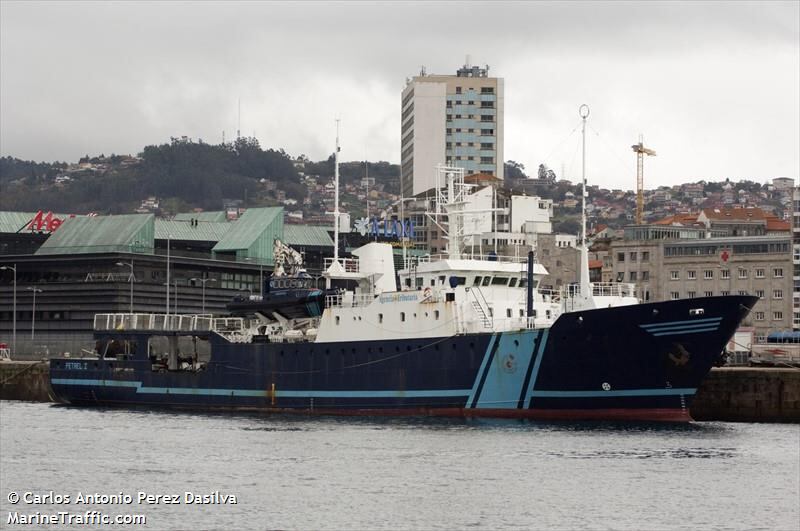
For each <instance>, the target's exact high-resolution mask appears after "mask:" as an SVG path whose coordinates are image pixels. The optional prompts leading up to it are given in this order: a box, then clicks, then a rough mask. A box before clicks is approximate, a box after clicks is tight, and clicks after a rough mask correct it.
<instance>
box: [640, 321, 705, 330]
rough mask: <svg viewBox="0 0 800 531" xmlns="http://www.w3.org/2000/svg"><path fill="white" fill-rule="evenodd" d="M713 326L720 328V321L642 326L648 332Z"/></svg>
mask: <svg viewBox="0 0 800 531" xmlns="http://www.w3.org/2000/svg"><path fill="white" fill-rule="evenodd" d="M710 326H713V327H715V328H719V323H699V324H693V325H681V326H674V325H673V326H662V327H658V328H655V327H653V328H646V327H644V326H642V328H644V329H645V330H647V331H648V332H669V331H670V330H691V329H692V328H708V327H710Z"/></svg>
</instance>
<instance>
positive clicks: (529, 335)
mask: <svg viewBox="0 0 800 531" xmlns="http://www.w3.org/2000/svg"><path fill="white" fill-rule="evenodd" d="M583 119H584V134H585V120H586V117H585V116H583ZM338 152H339V149H338V135H337V149H336V152H335V153H336V162H337V164H336V168H337V169H338ZM336 177H338V171H337V172H336ZM436 177H437V187H436V190H437V194H440V197H439V198H438V200H437V202H436V205H437V212H434V213H432V214H431V216H433V218H434V219H436V223H437V224H439V225H440V226H442V227H444V228H446V231H447V234H448V247H447V252H446V253H444V254H442V255H439V256H437V255H431V256H426V257H417V258H414V259H410V258H408V257H406V258H404V260H403V263H402V267H400V268H399V269H398V270H396V269H395V265H394V255H393V250H392V247H391V246H390V245H389V244H386V243H379V242H370V243H367V244H366V245H364V246H362V247H360V248H358V249H355V250H353V251H352V253H351V254H352V256H350V257H339V252H338V251H339V249H338V243H339V239H338V227H339V223H338V221H339V220H338V202H337V203H336V207H335V211H334V228H335V231H336V237H335V239H334V241H335V246H334V256H333V257H332V258H328V259H326V262H325V268H324V278H325V283H326V286H325V288H324V289H321V288H318V287H317V286H316V285H314V283H313V282H312V278H311V277H310V276H309V275H308V274H307V273H306V272H305V271H304V270H303V269H302V261H301V260H300V259H299V258H300V257H299V254H298V253H296V252H294V251H293V250H291V249H289V248H288V247H286V246H285V245H283V244H282V243H281V242H280V241H276V242H275V247H274V256H275V261H276V266H275V272H274V273H273V274H272V275H271V276H270V277H268V279H267V280H266V281H265V284H264V290H263V291H264V293H263V295H251V296H249V297H247V298H240V299H237V300H234V301H232V303H231V305H230V315H228V316H224V317H218V316H210V315H175V314H135V313H128V314H125V313H120V314H99V315H96V316H95V320H94V334H95V339H96V340H97V343H96V352H95V355H93V356H90V357H84V358H69V357H62V358H54V359H52V360H51V361H50V382H51V386H52V389H53V391H54V394H55V396H56V397H57V398H58V400H59V401H61V402H63V403H66V404H71V405H78V406H102V407H147V408H171V409H188V410H205V411H214V410H223V411H256V412H264V413H290V414H314V415H404V416H416V415H426V416H449V417H496V418H523V419H535V420H548V421H549V420H624V421H666V422H688V421H690V420H691V415H690V407H691V403H692V400H693V398H694V396H695V394H696V392H697V389H698V387H699V386H700V385H701V383H702V382H703V380H704V378H705V377H706V376H707V375H708V373H709V371H710V370H711V368H712V367H713V366H714V365H715V364H717V363H718V362H719V360H720V358H721V354H722V353H723V351H724V348H725V345H726V344H727V342H728V340H729V339H730V338H731V337H732V336H733V334H734V332H735V331H736V329H737V328H738V326H739V324H740V323H741V321H742V320H743V319H744V318H745V317H746V316H747V315H748V313H749V312H750V309H751V308H752V307H753V306H754V304H755V303H756V301H757V298H756V297H753V296H748V295H728V296H718V297H702V298H691V299H681V300H670V301H663V302H642V301H640V300H639V299H638V298H637V297H636V292H635V287H634V286H633V285H631V284H626V283H602V282H590V281H589V268H588V247H587V243H586V237H585V234H586V220H585V208H584V214H583V232H582V241H581V244H580V253H581V271H580V282H578V283H575V284H570V285H567V286H563V287H562V288H560V289H559V290H549V289H546V288H545V287H544V286H543V285H542V279H544V278H545V277H546V276H547V271H546V269H545V268H544V267H543V266H542V265H541V264H538V263H537V262H536V259H535V255H534V252H533V251H532V250H531V251H528V252H527V254H526V255H522V256H510V257H505V256H497V255H496V254H494V253H491V254H486V255H479V256H477V257H476V256H474V255H473V254H472V253H466V252H464V250H463V249H462V247H463V245H462V242H463V230H464V223H463V219H464V217H465V216H466V215H474V214H475V212H474V211H471V212H468V211H466V210H465V207H464V205H465V201H464V197H465V194H466V193H468V192H469V190H470V188H469V185H467V184H465V183H464V174H463V169H461V168H454V167H446V166H438V167H437V169H436ZM337 183H338V179H337ZM583 185H584V193H583V202H584V207H585V201H586V193H585V186H586V180H585V176H584V181H583Z"/></svg>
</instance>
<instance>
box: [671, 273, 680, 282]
mask: <svg viewBox="0 0 800 531" xmlns="http://www.w3.org/2000/svg"><path fill="white" fill-rule="evenodd" d="M669 278H670V280H680V278H681V277H680V271H670V272H669Z"/></svg>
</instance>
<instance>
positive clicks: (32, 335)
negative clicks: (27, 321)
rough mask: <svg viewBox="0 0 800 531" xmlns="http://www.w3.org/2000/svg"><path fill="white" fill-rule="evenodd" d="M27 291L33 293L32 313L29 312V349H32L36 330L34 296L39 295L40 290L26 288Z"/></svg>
mask: <svg viewBox="0 0 800 531" xmlns="http://www.w3.org/2000/svg"><path fill="white" fill-rule="evenodd" d="M27 289H28V290H30V291H32V292H33V306H32V309H33V311H32V312H31V348H33V338H34V332H35V329H36V294H37V293H41V292H42V290H41V289H39V288H34V287H31V286H28V288H27Z"/></svg>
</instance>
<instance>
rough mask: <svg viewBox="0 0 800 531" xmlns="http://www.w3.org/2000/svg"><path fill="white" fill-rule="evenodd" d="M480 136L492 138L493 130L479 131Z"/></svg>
mask: <svg viewBox="0 0 800 531" xmlns="http://www.w3.org/2000/svg"><path fill="white" fill-rule="evenodd" d="M481 135H482V136H494V129H481Z"/></svg>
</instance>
